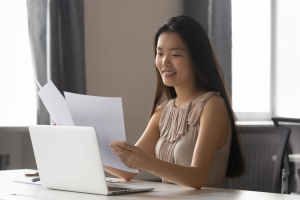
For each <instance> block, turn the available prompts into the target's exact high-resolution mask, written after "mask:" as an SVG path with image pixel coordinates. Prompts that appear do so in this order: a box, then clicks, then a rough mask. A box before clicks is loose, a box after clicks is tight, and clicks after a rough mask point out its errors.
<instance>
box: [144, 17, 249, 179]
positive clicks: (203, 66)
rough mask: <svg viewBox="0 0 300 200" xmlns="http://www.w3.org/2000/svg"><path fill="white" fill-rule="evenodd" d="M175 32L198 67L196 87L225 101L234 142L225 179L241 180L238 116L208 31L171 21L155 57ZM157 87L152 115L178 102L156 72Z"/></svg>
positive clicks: (181, 19)
mask: <svg viewBox="0 0 300 200" xmlns="http://www.w3.org/2000/svg"><path fill="white" fill-rule="evenodd" d="M165 31H173V32H176V33H178V34H179V35H180V36H181V38H182V39H183V40H184V42H185V43H186V45H187V47H188V50H189V53H190V56H191V59H192V61H193V62H194V63H195V66H194V67H195V71H196V74H197V76H196V85H197V86H198V87H199V88H200V87H202V88H205V89H206V90H207V91H215V92H219V93H220V96H221V97H222V98H223V99H224V101H225V103H226V107H227V110H228V114H229V117H230V122H231V127H232V140H231V148H230V155H229V160H228V167H227V172H226V177H232V178H233V177H237V176H241V175H242V174H243V173H244V171H245V163H244V158H243V154H242V150H241V145H240V139H239V133H238V131H237V128H236V125H235V115H234V112H233V110H232V107H231V98H230V94H229V93H228V90H227V88H226V85H225V80H224V74H223V71H222V69H221V67H220V64H219V63H218V61H217V58H216V56H215V54H214V52H213V49H212V46H211V44H210V41H209V38H208V36H207V34H206V31H205V29H204V28H203V27H202V26H201V24H200V23H199V22H197V21H196V20H195V19H193V18H191V17H188V16H184V15H183V16H178V17H172V18H171V19H169V20H168V21H167V22H166V23H164V24H163V25H162V26H161V27H160V28H159V29H158V30H157V32H156V34H155V39H154V51H155V55H156V54H157V52H156V47H157V41H158V38H159V36H160V34H161V33H163V32H165ZM156 75H157V84H156V92H155V97H154V101H153V105H152V109H151V113H150V118H151V116H152V115H153V113H154V111H155V109H156V108H157V106H158V105H159V104H160V103H162V102H161V101H162V99H163V98H167V99H172V98H176V97H177V94H176V91H175V88H174V87H169V86H166V85H164V83H163V81H162V78H161V75H160V73H159V71H158V69H157V68H156Z"/></svg>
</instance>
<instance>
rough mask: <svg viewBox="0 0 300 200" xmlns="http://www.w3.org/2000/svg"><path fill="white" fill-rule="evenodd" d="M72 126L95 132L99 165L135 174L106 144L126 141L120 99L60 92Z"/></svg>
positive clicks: (134, 170)
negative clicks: (90, 129)
mask: <svg viewBox="0 0 300 200" xmlns="http://www.w3.org/2000/svg"><path fill="white" fill-rule="evenodd" d="M64 94H65V97H66V101H67V105H68V107H69V110H70V112H71V115H72V118H73V121H74V124H75V125H76V126H92V127H94V128H95V129H96V132H97V138H98V143H99V147H100V153H101V158H102V162H103V165H106V166H110V167H113V168H117V169H120V170H124V171H127V172H133V173H139V171H138V170H136V169H130V168H129V167H127V166H126V165H125V164H124V163H122V162H121V160H120V158H119V157H118V156H116V155H115V154H114V153H113V152H112V148H111V147H110V143H112V142H114V141H126V136H125V126H124V117H123V107H122V98H121V97H96V96H88V95H80V94H74V93H69V92H64Z"/></svg>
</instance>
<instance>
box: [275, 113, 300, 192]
mask: <svg viewBox="0 0 300 200" xmlns="http://www.w3.org/2000/svg"><path fill="white" fill-rule="evenodd" d="M272 121H273V123H274V126H279V123H278V122H292V123H300V119H297V118H286V117H272ZM283 162H284V167H283V169H282V187H281V188H282V191H281V193H283V194H289V193H290V190H289V179H290V175H291V167H290V161H289V157H288V152H287V151H285V154H284V161H283ZM299 170H300V169H299ZM299 170H298V176H299V178H300V171H299Z"/></svg>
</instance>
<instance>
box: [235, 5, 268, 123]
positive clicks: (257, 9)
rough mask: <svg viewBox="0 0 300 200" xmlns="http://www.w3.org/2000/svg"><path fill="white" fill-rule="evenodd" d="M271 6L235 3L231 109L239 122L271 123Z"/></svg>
mask: <svg viewBox="0 0 300 200" xmlns="http://www.w3.org/2000/svg"><path fill="white" fill-rule="evenodd" d="M270 56H271V3H270V1H261V0H252V1H248V0H232V105H233V110H234V111H235V113H236V115H237V118H238V120H242V121H246V120H270V119H271V115H272V113H271V111H272V110H271V107H272V104H271V103H272V102H271V90H270V88H271V85H270V84H271V65H270V58H271V57H270Z"/></svg>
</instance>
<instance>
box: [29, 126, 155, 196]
mask: <svg viewBox="0 0 300 200" xmlns="http://www.w3.org/2000/svg"><path fill="white" fill-rule="evenodd" d="M29 132H30V137H31V141H32V146H33V150H34V155H35V159H36V163H37V168H38V171H39V175H40V179H41V183H42V186H43V187H46V188H51V189H59V190H67V191H74V192H84V193H93V194H102V195H111V194H123V193H132V192H144V191H151V190H154V188H152V187H142V186H135V185H125V184H117V183H107V182H106V179H105V174H104V170H103V165H102V160H101V154H100V149H99V145H98V140H97V134H96V131H95V129H94V128H92V127H79V126H46V125H36V126H29Z"/></svg>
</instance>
